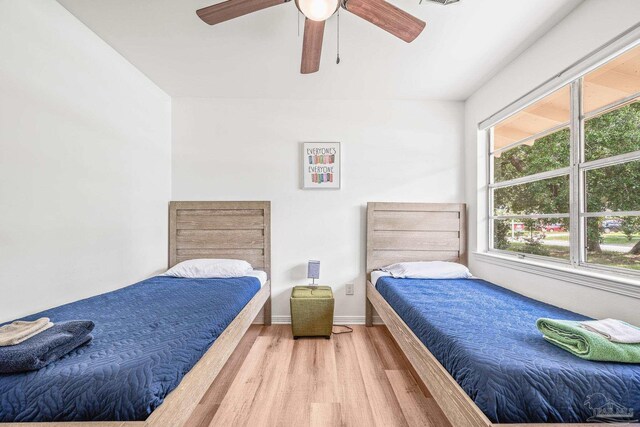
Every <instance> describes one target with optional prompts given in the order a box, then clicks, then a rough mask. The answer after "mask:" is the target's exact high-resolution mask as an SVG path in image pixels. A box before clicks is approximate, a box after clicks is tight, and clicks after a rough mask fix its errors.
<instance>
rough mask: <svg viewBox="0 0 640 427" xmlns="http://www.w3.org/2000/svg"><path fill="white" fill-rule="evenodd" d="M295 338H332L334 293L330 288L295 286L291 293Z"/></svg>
mask: <svg viewBox="0 0 640 427" xmlns="http://www.w3.org/2000/svg"><path fill="white" fill-rule="evenodd" d="M290 303H291V330H292V332H293V338H294V339H298V338H299V337H325V338H327V339H329V338H331V330H332V329H333V303H334V302H333V291H332V290H331V287H330V286H295V287H294V288H293V290H292V291H291V299H290Z"/></svg>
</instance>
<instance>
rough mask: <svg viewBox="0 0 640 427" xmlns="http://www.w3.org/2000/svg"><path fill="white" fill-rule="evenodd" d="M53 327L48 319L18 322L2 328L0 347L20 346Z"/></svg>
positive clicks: (0, 328)
mask: <svg viewBox="0 0 640 427" xmlns="http://www.w3.org/2000/svg"><path fill="white" fill-rule="evenodd" d="M52 326H53V323H51V322H50V321H49V318H48V317H41V318H40V319H38V320H33V321H26V320H16V321H15V322H12V323H9V324H8V325H4V326H0V347H3V346H7V345H16V344H20V343H21V342H23V341H26V340H28V339H29V338H31V337H33V336H34V335H36V334H39V333H40V332H43V331H46V330H47V329H49V328H50V327H52Z"/></svg>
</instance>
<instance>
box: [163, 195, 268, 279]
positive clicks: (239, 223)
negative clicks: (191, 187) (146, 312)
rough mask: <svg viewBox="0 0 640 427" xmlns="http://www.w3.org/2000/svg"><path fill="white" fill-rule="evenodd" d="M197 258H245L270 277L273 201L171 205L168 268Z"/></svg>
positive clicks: (180, 203)
mask: <svg viewBox="0 0 640 427" xmlns="http://www.w3.org/2000/svg"><path fill="white" fill-rule="evenodd" d="M196 258H225V259H242V260H245V261H247V262H249V263H250V264H251V265H252V266H253V268H255V269H256V270H264V271H266V272H267V275H269V277H271V202H171V203H170V204H169V268H171V267H173V266H174V265H176V264H177V263H179V262H182V261H186V260H190V259H196Z"/></svg>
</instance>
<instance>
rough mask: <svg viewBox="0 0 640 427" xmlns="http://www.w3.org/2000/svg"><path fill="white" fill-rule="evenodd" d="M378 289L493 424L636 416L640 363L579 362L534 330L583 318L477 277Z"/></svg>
mask: <svg viewBox="0 0 640 427" xmlns="http://www.w3.org/2000/svg"><path fill="white" fill-rule="evenodd" d="M377 289H378V291H379V292H380V294H381V295H382V296H383V298H384V299H385V300H386V301H387V302H388V303H389V304H390V305H391V307H393V309H394V310H395V311H396V313H398V315H399V316H400V317H401V318H402V320H404V322H405V323H406V324H407V325H408V326H409V328H411V330H412V331H413V332H414V333H415V335H416V336H417V337H418V338H419V339H420V340H421V341H422V342H423V343H424V344H425V346H426V347H427V348H428V349H429V351H431V353H432V354H433V355H434V356H435V357H436V358H437V359H438V360H439V361H440V363H441V364H442V365H443V366H444V368H445V369H446V370H447V371H448V372H449V373H450V374H451V376H452V377H453V378H454V379H455V380H456V381H457V382H458V384H460V386H461V387H462V388H463V389H464V391H465V392H466V393H467V394H468V395H469V397H470V398H471V399H472V400H473V401H474V402H475V403H476V405H477V406H478V407H479V408H480V409H481V410H482V412H484V413H485V415H486V416H487V417H488V418H489V419H490V420H491V421H492V422H498V423H534V422H535V423H546V422H554V423H572V422H587V421H593V420H602V419H603V417H607V416H610V415H613V419H616V417H619V414H623V415H625V416H627V417H629V418H631V419H637V418H638V417H639V416H640V365H629V364H621V363H603V362H590V361H586V360H583V359H580V358H578V357H576V356H573V355H572V354H570V353H567V352H565V351H563V350H561V349H560V348H558V347H556V346H554V345H552V344H550V343H548V342H546V341H545V340H544V339H543V338H542V335H541V334H540V332H539V331H538V330H537V328H536V326H535V323H536V320H537V319H538V318H539V317H550V318H556V319H567V320H583V319H588V318H587V317H585V316H582V315H579V314H576V313H573V312H571V311H567V310H563V309H560V308H558V307H554V306H551V305H548V304H545V303H542V302H539V301H536V300H532V299H530V298H527V297H524V296H522V295H520V294H517V293H514V292H511V291H509V290H506V289H504V288H501V287H499V286H496V285H493V284H491V283H489V282H486V281H483V280H478V279H450V280H431V279H394V278H392V277H380V278H378V280H377ZM616 413H617V414H618V415H616ZM618 419H619V418H618Z"/></svg>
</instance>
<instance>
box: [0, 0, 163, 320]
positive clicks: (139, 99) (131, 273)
mask: <svg viewBox="0 0 640 427" xmlns="http://www.w3.org/2000/svg"><path fill="white" fill-rule="evenodd" d="M0 94H1V95H0V150H1V151H0V152H1V154H0V200H1V203H2V205H1V207H2V208H1V209H0V292H1V294H2V297H0V321H3V320H10V319H12V318H15V317H18V316H22V315H26V314H30V313H33V312H35V311H37V310H40V309H45V308H48V307H52V306H56V305H59V304H62V303H66V302H69V301H73V300H77V299H79V298H82V297H86V296H90V295H94V294H97V293H101V292H104V291H108V290H112V289H115V288H118V287H122V286H126V285H129V284H131V283H133V282H134V281H137V280H140V279H143V278H145V277H147V276H149V275H151V274H153V273H154V272H157V271H158V270H159V269H161V268H162V267H164V266H166V259H167V236H166V230H167V203H168V201H169V199H170V192H171V178H170V175H171V139H170V138H171V129H170V126H171V100H170V98H169V97H168V96H167V95H166V94H165V93H164V92H162V91H161V90H160V89H158V88H157V87H156V86H154V85H153V84H152V83H151V82H150V81H149V80H148V79H147V78H146V77H145V76H144V75H142V74H141V73H140V72H139V71H138V70H136V69H135V68H134V67H133V66H131V65H130V64H129V63H128V62H127V61H126V60H124V59H123V58H122V57H121V56H120V55H119V54H117V53H116V52H115V51H114V50H113V49H111V48H110V47H109V46H108V45H107V44H106V43H104V42H103V41H102V40H101V39H99V38H98V37H97V36H96V35H95V34H94V33H92V32H91V31H90V30H89V29H88V28H87V27H85V26H84V25H83V24H81V23H80V22H79V21H78V20H77V19H76V18H74V17H73V16H72V15H71V14H69V13H68V12H67V11H66V10H65V9H64V8H63V7H62V6H60V5H59V4H58V3H56V2H55V1H53V0H32V1H31V0H30V1H22V0H2V1H0Z"/></svg>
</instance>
